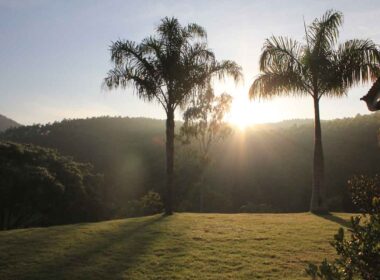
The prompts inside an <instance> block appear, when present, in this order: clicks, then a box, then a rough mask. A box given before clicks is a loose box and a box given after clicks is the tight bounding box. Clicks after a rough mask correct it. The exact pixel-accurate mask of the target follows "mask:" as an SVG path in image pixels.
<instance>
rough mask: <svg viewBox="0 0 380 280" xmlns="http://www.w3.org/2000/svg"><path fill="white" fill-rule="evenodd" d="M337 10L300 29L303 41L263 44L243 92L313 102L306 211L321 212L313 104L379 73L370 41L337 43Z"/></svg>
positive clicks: (340, 20)
mask: <svg viewBox="0 0 380 280" xmlns="http://www.w3.org/2000/svg"><path fill="white" fill-rule="evenodd" d="M342 23H343V15H342V13H340V12H337V11H333V10H329V11H327V12H326V13H325V14H324V15H323V16H322V17H321V18H319V19H315V20H314V21H313V22H312V23H311V24H310V25H309V26H307V27H306V25H305V42H304V43H302V44H301V43H299V42H298V41H296V40H293V39H290V38H288V37H274V36H272V37H271V38H269V39H267V40H266V41H265V43H264V46H263V50H262V54H261V57H260V71H261V73H260V74H259V75H258V77H257V78H256V79H255V81H254V82H253V84H252V85H251V88H250V90H249V96H250V97H251V98H257V99H260V98H265V99H270V98H273V97H276V96H310V97H311V98H312V99H313V104H314V118H315V119H314V120H315V121H314V134H315V137H314V160H313V185H312V197H311V203H310V211H311V212H318V213H324V212H327V211H328V208H327V205H326V188H325V185H324V159H323V148H322V132H321V122H320V110H319V101H320V99H321V98H322V97H323V96H326V97H342V96H345V95H346V94H347V91H348V90H349V88H351V87H352V86H355V85H357V84H359V83H364V82H367V81H370V80H374V79H375V78H376V77H377V75H379V69H380V67H379V61H380V53H379V48H378V46H377V45H376V44H375V43H374V42H373V41H371V40H369V39H366V40H359V39H353V40H348V41H346V42H344V43H340V44H338V37H339V27H340V26H341V25H342Z"/></svg>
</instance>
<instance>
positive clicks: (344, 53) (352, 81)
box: [334, 39, 380, 87]
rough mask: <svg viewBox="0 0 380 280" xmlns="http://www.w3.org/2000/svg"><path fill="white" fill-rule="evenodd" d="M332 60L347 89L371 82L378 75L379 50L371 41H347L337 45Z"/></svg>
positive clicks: (379, 66)
mask: <svg viewBox="0 0 380 280" xmlns="http://www.w3.org/2000/svg"><path fill="white" fill-rule="evenodd" d="M334 58H335V60H336V61H337V67H338V69H339V72H338V74H339V75H340V78H341V79H342V81H343V83H344V84H345V86H347V87H351V86H353V85H356V84H359V83H366V82H368V81H373V80H375V79H376V78H377V77H379V75H380V49H379V46H378V45H376V44H375V43H374V42H373V41H371V40H358V39H355V40H349V41H347V42H345V43H343V44H341V45H339V48H338V50H337V52H336V55H335V57H334Z"/></svg>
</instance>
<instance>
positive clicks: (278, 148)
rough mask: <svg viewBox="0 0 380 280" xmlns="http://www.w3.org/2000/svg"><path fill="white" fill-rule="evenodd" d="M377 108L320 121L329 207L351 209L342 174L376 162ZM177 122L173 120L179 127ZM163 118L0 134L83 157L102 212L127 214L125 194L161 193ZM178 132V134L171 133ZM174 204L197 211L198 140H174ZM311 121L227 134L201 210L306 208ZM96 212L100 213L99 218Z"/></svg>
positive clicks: (365, 170)
mask: <svg viewBox="0 0 380 280" xmlns="http://www.w3.org/2000/svg"><path fill="white" fill-rule="evenodd" d="M379 123H380V114H378V113H374V114H370V115H363V116H361V115H357V116H356V117H354V118H345V119H336V120H331V121H323V122H322V126H323V132H324V148H325V152H326V158H325V160H326V185H327V188H328V204H329V207H330V209H331V210H332V211H343V212H354V211H356V209H355V208H354V206H353V205H352V203H351V200H350V197H349V195H348V189H347V181H348V180H349V179H350V178H351V177H352V176H353V175H355V174H357V175H359V174H366V175H374V174H375V173H376V171H377V166H378V164H379V163H380V154H379V153H378V149H379V147H378V140H377V133H378V127H379ZM181 124H182V123H181V122H178V123H177V124H176V127H177V130H176V131H177V132H178V130H179V127H180V126H181ZM164 126H165V123H164V121H161V120H155V119H147V118H122V117H99V118H88V119H75V120H64V121H62V122H55V123H52V124H47V125H32V126H21V127H17V128H11V129H8V130H7V131H5V132H3V133H2V134H1V135H0V137H1V140H2V141H12V142H17V143H29V144H33V145H37V146H41V147H45V148H52V149H55V150H56V151H57V152H59V153H60V154H62V155H64V156H70V157H72V158H73V159H74V160H75V161H78V162H82V163H89V164H91V165H93V166H94V170H95V171H96V173H99V174H103V175H104V182H102V184H103V187H102V189H104V192H103V193H102V196H101V198H102V202H103V204H104V205H103V206H102V207H105V211H104V212H102V215H103V214H104V213H107V215H108V218H111V217H126V216H133V215H135V214H134V213H128V212H129V211H130V209H129V208H128V205H129V203H128V202H130V201H134V200H136V199H140V198H141V197H143V196H144V195H146V194H147V193H148V192H149V191H154V192H157V193H158V194H161V196H162V193H163V189H164V184H165V176H164V166H165V164H164V163H165V154H164V150H163V146H164V143H165V139H164V134H163V131H164ZM177 134H178V133H177ZM176 150H177V155H176V159H175V160H176V177H175V189H174V194H175V201H176V203H175V211H180V212H182V211H184V212H189V211H191V212H194V211H195V212H197V211H199V184H198V182H199V181H198V180H199V176H198V174H199V169H200V168H201V166H200V164H199V161H198V155H197V152H196V146H195V145H192V144H183V143H182V142H181V141H178V140H177V141H176ZM312 152H313V122H312V121H311V120H290V121H283V122H280V123H273V124H262V125H255V126H252V127H250V128H247V129H246V130H244V131H242V130H240V129H234V131H233V133H232V134H231V135H230V136H229V137H228V138H227V139H225V141H223V142H220V143H219V144H217V145H216V146H215V148H214V149H213V150H212V162H211V164H210V165H209V167H208V170H207V171H206V175H205V185H206V191H205V201H207V203H205V205H204V211H206V212H221V213H236V212H305V211H307V210H308V207H309V199H308V198H309V197H310V191H311V190H310V184H311V173H312V155H313V153H312ZM98 218H100V217H98Z"/></svg>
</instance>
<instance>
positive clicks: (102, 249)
mask: <svg viewBox="0 0 380 280" xmlns="http://www.w3.org/2000/svg"><path fill="white" fill-rule="evenodd" d="M347 219H349V215H348V214H339V215H334V216H315V215H312V214H277V215H276V214H235V215H233V214H175V215H174V216H170V217H163V216H160V215H156V216H150V217H143V218H133V219H124V220H113V221H108V222H100V223H88V224H76V225H68V226H57V227H50V228H30V229H21V230H11V231H6V232H0V275H1V279H18V280H23V279H39V280H43V279H56V280H58V279H308V278H307V277H306V275H305V274H304V268H305V266H306V264H307V262H310V261H311V262H319V261H320V260H321V259H323V258H325V257H326V258H328V259H331V258H333V257H334V250H333V248H332V247H331V246H330V245H329V241H330V240H332V237H333V234H334V233H336V230H337V228H338V227H339V226H341V224H345V220H347Z"/></svg>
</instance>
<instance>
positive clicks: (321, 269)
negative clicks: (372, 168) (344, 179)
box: [306, 175, 380, 280]
mask: <svg viewBox="0 0 380 280" xmlns="http://www.w3.org/2000/svg"><path fill="white" fill-rule="evenodd" d="M349 188H350V191H351V196H352V201H353V203H354V204H355V205H356V206H357V207H358V209H359V211H361V213H362V215H361V216H356V217H352V218H351V229H349V230H348V232H349V233H350V236H349V238H348V237H346V234H345V231H344V230H343V228H340V229H339V231H338V233H337V234H336V235H335V236H334V241H333V242H332V246H333V247H334V248H335V250H336V252H337V254H338V258H337V259H336V260H335V261H334V262H332V263H329V262H328V261H327V260H326V259H325V260H324V261H323V262H322V263H321V264H320V265H319V266H317V265H315V264H309V267H308V268H307V269H306V272H307V273H308V274H309V275H310V276H311V277H312V279H326V280H330V279H331V280H335V279H337V280H338V279H344V280H351V279H365V280H376V279H380V177H379V176H377V175H376V176H375V177H372V178H371V177H366V176H355V177H353V178H352V179H351V180H350V181H349Z"/></svg>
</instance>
